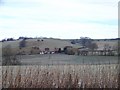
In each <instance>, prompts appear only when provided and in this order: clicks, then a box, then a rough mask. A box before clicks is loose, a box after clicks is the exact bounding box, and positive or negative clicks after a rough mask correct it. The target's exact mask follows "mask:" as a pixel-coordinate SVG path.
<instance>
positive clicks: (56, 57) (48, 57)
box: [20, 54, 118, 65]
mask: <svg viewBox="0 0 120 90" xmlns="http://www.w3.org/2000/svg"><path fill="white" fill-rule="evenodd" d="M20 60H21V64H22V65H72V64H75V65H76V64H77V65H79V64H92V65H94V64H116V63H118V57H117V56H77V55H65V54H45V55H22V56H20Z"/></svg>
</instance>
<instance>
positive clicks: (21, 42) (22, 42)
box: [19, 39, 26, 48]
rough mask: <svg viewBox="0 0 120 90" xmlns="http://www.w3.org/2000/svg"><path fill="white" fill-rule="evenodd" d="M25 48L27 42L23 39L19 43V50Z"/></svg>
mask: <svg viewBox="0 0 120 90" xmlns="http://www.w3.org/2000/svg"><path fill="white" fill-rule="evenodd" d="M24 47H26V41H25V39H23V40H22V41H20V43H19V48H24Z"/></svg>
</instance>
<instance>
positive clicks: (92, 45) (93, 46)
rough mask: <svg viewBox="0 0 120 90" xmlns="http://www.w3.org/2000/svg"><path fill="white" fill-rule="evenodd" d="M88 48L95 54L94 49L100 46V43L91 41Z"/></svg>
mask: <svg viewBox="0 0 120 90" xmlns="http://www.w3.org/2000/svg"><path fill="white" fill-rule="evenodd" d="M88 48H89V49H91V51H92V54H93V52H94V50H95V49H97V48H98V45H97V44H96V43H91V44H89V45H88Z"/></svg>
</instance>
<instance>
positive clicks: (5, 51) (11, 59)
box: [2, 45, 20, 65]
mask: <svg viewBox="0 0 120 90" xmlns="http://www.w3.org/2000/svg"><path fill="white" fill-rule="evenodd" d="M2 57H3V59H2V65H20V61H19V57H18V56H17V55H16V52H14V51H13V50H12V48H11V46H10V45H8V46H6V47H4V48H2Z"/></svg>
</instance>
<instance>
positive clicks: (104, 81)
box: [2, 64, 118, 88]
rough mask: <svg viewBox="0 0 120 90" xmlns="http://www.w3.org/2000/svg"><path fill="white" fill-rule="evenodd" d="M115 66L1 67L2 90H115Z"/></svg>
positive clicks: (116, 68) (116, 73)
mask: <svg viewBox="0 0 120 90" xmlns="http://www.w3.org/2000/svg"><path fill="white" fill-rule="evenodd" d="M117 70H118V65H113V64H111V65H58V66H54V65H53V66H49V65H46V66H37V65H36V66H3V67H2V87H3V88H8V87H9V88H20V87H22V88H117V87H118V72H117Z"/></svg>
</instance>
